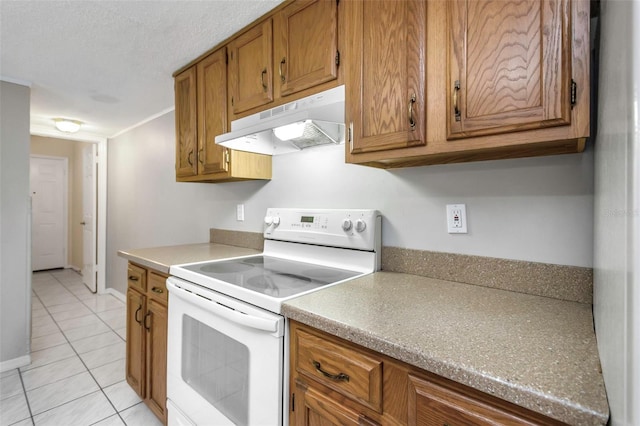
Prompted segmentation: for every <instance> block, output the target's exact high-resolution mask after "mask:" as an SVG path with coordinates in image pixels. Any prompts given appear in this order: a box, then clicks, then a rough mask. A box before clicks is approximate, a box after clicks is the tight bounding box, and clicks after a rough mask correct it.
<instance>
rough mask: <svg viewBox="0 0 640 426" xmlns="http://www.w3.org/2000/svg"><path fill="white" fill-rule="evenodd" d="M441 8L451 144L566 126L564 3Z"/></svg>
mask: <svg viewBox="0 0 640 426" xmlns="http://www.w3.org/2000/svg"><path fill="white" fill-rule="evenodd" d="M447 5H448V8H449V10H448V21H449V26H450V29H449V38H450V39H449V53H448V58H449V63H448V86H447V87H448V90H449V91H450V92H449V93H450V96H448V97H447V99H448V101H447V108H448V114H447V116H448V119H447V137H448V138H449V139H454V138H463V137H469V136H479V135H489V134H498V133H506V132H513V131H519V130H526V129H534V128H541V127H550V126H559V125H566V124H570V113H571V101H570V91H571V48H570V45H571V39H570V36H571V34H570V31H569V29H570V22H569V20H570V10H569V1H568V0H540V1H504V0H477V1H475V0H474V1H468V0H454V1H449V2H447Z"/></svg>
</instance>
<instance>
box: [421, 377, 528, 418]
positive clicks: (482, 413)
mask: <svg viewBox="0 0 640 426" xmlns="http://www.w3.org/2000/svg"><path fill="white" fill-rule="evenodd" d="M409 388H410V390H409V426H442V425H477V426H490V425H496V424H499V425H535V424H539V423H533V422H530V421H529V420H527V419H524V418H521V417H518V416H516V415H514V414H513V413H510V412H507V411H503V410H501V409H499V408H497V407H494V406H491V405H487V404H484V403H482V402H481V401H479V400H475V399H472V398H469V397H467V396H465V395H462V394H460V393H457V392H455V391H453V390H451V389H448V388H446V387H443V386H439V385H437V384H435V383H433V382H430V381H427V380H424V379H422V378H419V377H416V376H412V375H409Z"/></svg>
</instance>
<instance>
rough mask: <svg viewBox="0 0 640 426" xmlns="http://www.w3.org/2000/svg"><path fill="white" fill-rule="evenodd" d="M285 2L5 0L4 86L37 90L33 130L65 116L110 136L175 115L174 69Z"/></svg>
mask: <svg viewBox="0 0 640 426" xmlns="http://www.w3.org/2000/svg"><path fill="white" fill-rule="evenodd" d="M280 1H281V0H261V1H257V0H235V1H231V0H224V1H222V0H217V1H213V0H202V1H195V0H182V1H171V0H153V1H149V0H146V1H142V0H136V1H132V0H119V1H114V0H104V1H100V0H73V1H66V0H64V1H63V0H46V1H34V0H15V1H13V0H0V79H3V80H6V81H13V82H24V83H30V84H31V128H32V131H33V130H34V129H53V121H52V118H54V117H67V118H73V119H76V120H80V121H82V122H84V123H86V124H85V126H84V127H83V130H82V131H83V132H84V133H85V134H87V135H92V136H96V137H111V136H113V135H115V134H117V133H119V132H121V131H122V130H124V129H127V128H129V127H131V126H133V125H135V124H137V123H140V122H141V121H143V120H145V119H147V118H149V117H152V116H154V115H156V114H158V113H161V112H163V111H167V110H168V109H170V108H172V107H173V78H172V77H171V74H172V73H173V72H174V71H176V70H177V69H178V68H180V67H182V66H183V65H186V64H187V63H188V62H190V61H191V60H193V59H195V58H196V57H197V56H199V55H201V54H202V53H204V52H205V51H207V50H209V49H210V48H211V47H213V46H214V45H216V44H217V43H219V42H220V41H222V40H224V39H225V38H227V37H229V36H230V35H232V34H233V33H235V32H236V31H238V30H239V29H240V28H242V27H243V26H245V25H247V24H249V23H250V22H252V21H253V20H254V19H256V18H258V17H259V16H261V15H262V14H264V13H265V12H267V11H268V10H270V9H272V8H274V7H275V6H276V5H277V4H278V3H280ZM60 135H61V136H62V135H64V134H62V133H61V134H60Z"/></svg>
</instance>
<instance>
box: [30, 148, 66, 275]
mask: <svg viewBox="0 0 640 426" xmlns="http://www.w3.org/2000/svg"><path fill="white" fill-rule="evenodd" d="M30 161H31V162H30V167H31V170H30V181H31V215H32V229H31V269H32V270H33V271H42V270H45V269H55V268H64V267H66V266H67V246H68V241H67V221H68V219H67V217H68V209H67V205H68V204H67V199H68V184H67V175H68V160H67V159H66V158H61V157H44V156H35V155H32V156H31V159H30Z"/></svg>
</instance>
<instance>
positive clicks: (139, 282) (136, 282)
mask: <svg viewBox="0 0 640 426" xmlns="http://www.w3.org/2000/svg"><path fill="white" fill-rule="evenodd" d="M127 282H128V284H129V287H133V288H137V289H138V290H140V291H142V292H145V291H147V270H146V269H144V268H141V267H139V266H136V265H132V264H131V263H130V264H129V267H128V269H127Z"/></svg>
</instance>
